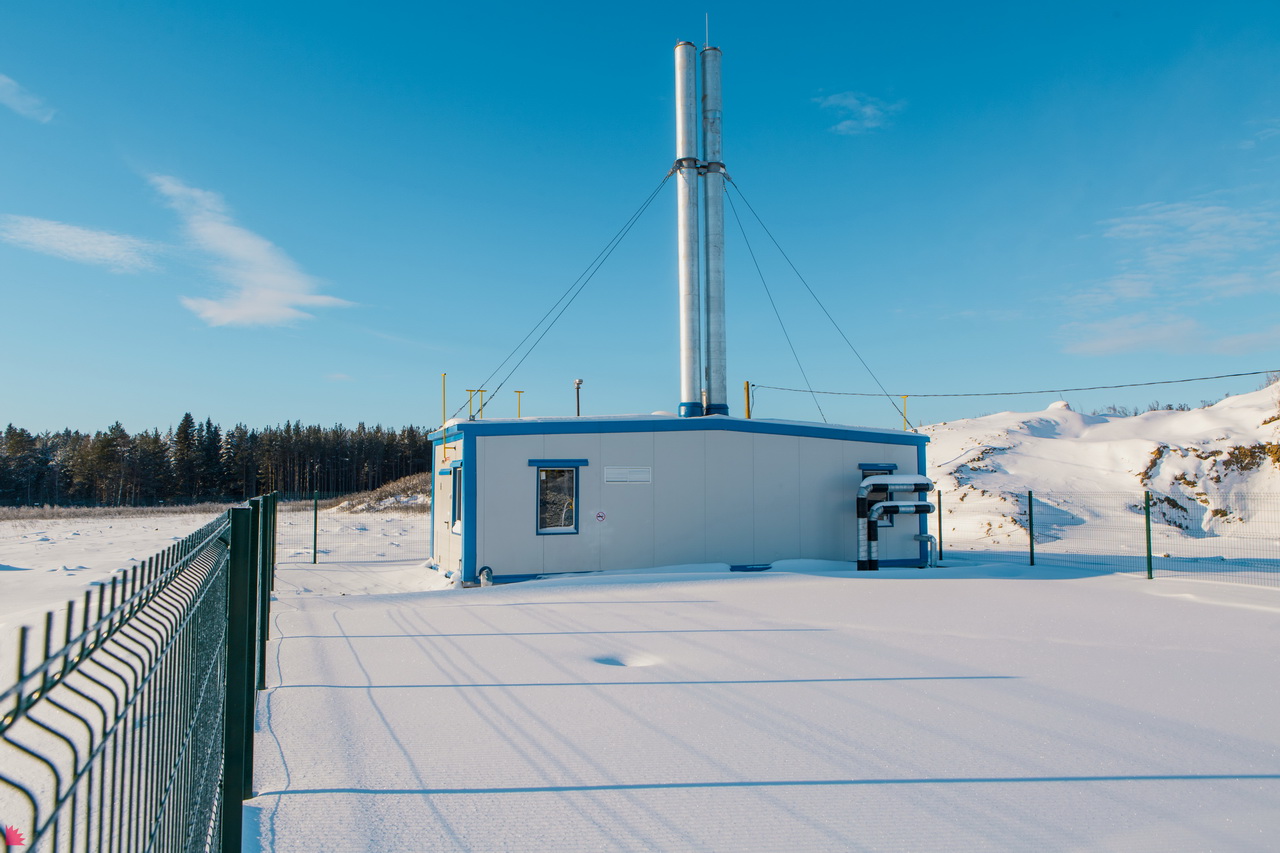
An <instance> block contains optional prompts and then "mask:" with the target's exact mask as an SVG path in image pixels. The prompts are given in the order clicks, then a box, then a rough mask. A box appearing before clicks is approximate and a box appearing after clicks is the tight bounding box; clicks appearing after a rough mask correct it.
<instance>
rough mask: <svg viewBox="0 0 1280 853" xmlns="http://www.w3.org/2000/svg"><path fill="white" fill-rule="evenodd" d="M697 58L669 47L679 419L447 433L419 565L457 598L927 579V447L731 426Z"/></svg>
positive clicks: (791, 427) (706, 79)
mask: <svg viewBox="0 0 1280 853" xmlns="http://www.w3.org/2000/svg"><path fill="white" fill-rule="evenodd" d="M696 53H697V49H696V48H695V47H694V45H693V44H692V43H690V42H680V43H679V44H677V45H676V98H675V101H676V160H675V163H674V164H673V166H672V169H671V176H673V177H674V178H675V184H676V197H677V217H676V219H677V228H676V231H677V234H676V248H677V268H678V278H679V281H678V284H679V287H678V317H679V328H680V352H679V361H680V398H679V404H678V412H679V416H676V415H664V414H654V415H626V416H618V417H589V418H580V417H574V418H526V419H515V420H486V419H484V418H483V417H480V418H471V417H469V418H468V419H467V420H453V421H448V422H447V423H445V424H443V426H442V427H441V428H440V429H439V430H437V431H436V432H435V433H433V434H432V435H431V439H432V442H433V449H432V452H433V454H434V457H433V470H434V471H435V478H434V483H433V488H434V492H433V495H432V501H431V533H432V536H431V553H432V558H431V561H430V562H431V565H433V566H434V567H435V568H437V569H439V570H441V571H444V572H448V573H454V572H458V573H460V574H461V577H462V580H463V582H464V583H486V582H490V581H492V580H495V579H497V580H511V579H515V578H518V577H528V576H536V575H543V574H553V573H561V572H585V571H600V570H609V569H636V568H645V567H652V566H673V565H687V564H698V563H728V564H729V565H730V566H733V567H738V568H761V567H764V566H767V565H768V564H770V563H773V562H775V561H777V560H783V559H793V558H810V559H820V560H840V561H849V562H853V561H855V560H856V561H857V564H858V567H859V568H860V569H875V568H877V567H878V566H881V565H885V566H924V565H926V563H927V561H928V558H929V550H928V546H929V538H930V537H928V535H927V533H926V530H925V515H924V514H925V513H927V512H929V511H930V510H931V509H932V506H930V505H929V504H928V503H927V502H926V501H925V500H923V499H922V498H921V497H920V495H921V494H922V493H925V492H928V491H929V490H930V489H931V488H932V484H930V483H929V481H928V479H927V478H926V477H925V476H924V473H925V456H924V448H925V443H926V442H927V441H928V439H927V438H926V437H925V436H922V435H918V434H916V433H913V432H905V431H902V432H900V431H898V430H887V429H872V428H865V427H850V426H836V425H830V424H815V423H800V422H795V421H777V420H760V419H752V418H751V417H750V413H749V412H744V414H745V415H746V416H745V417H742V418H735V417H731V416H730V413H729V402H728V394H727V379H726V370H727V368H726V363H727V362H726V359H727V345H726V341H725V326H726V324H725V286H724V285H725V282H724V278H725V276H724V272H725V267H724V181H725V166H724V163H723V162H722V161H721V144H720V124H721V115H720V105H721V99H720V49H719V48H716V47H709V46H708V47H704V48H703V49H702V51H701V57H700V62H701V69H702V93H701V97H699V95H698V92H697V86H696V83H695V79H694V77H695V74H694V71H695V64H696V63H695V58H697V57H695V54H696ZM699 104H701V112H702V115H701V131H702V152H701V156H699V151H698V130H697V129H698V125H699V121H698V119H699V116H698V105H699ZM699 198H701V200H702V201H701V205H700V204H699ZM700 206H701V211H700V210H699V208H700ZM700 222H701V223H702V225H701V226H700V225H699V223H700ZM468 408H470V407H468ZM481 411H482V412H483V398H482V404H481ZM913 516H914V517H913Z"/></svg>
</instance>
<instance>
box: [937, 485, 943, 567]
mask: <svg viewBox="0 0 1280 853" xmlns="http://www.w3.org/2000/svg"><path fill="white" fill-rule="evenodd" d="M936 494H937V496H938V562H939V563H941V562H942V490H941V489H939V490H938V491H937V492H936Z"/></svg>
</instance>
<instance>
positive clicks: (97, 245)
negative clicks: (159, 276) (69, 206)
mask: <svg viewBox="0 0 1280 853" xmlns="http://www.w3.org/2000/svg"><path fill="white" fill-rule="evenodd" d="M0 240H3V241H4V242H6V243H8V244H10V245H13V246H18V247H21V248H23V249H31V250H32V251H35V252H42V253H44V254H46V255H53V256H54V257H56V258H65V259H66V260H69V261H78V262H79V263H82V264H96V265H98V266H104V267H107V268H108V269H110V270H112V271H114V272H138V271H139V270H146V269H154V268H155V263H154V261H153V260H152V256H153V255H154V254H155V253H156V252H157V251H158V250H159V248H160V247H159V246H157V245H155V244H154V243H149V242H147V241H146V240H140V239H138V238H137V237H130V236H127V235H125V234H113V233H111V232H109V231H94V230H92V229H90V228H81V227H80V226H78V225H68V224H66V223H65V222H54V221H52V220H49V219H37V218H35V217H34V216H0Z"/></svg>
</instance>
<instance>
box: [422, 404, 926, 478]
mask: <svg viewBox="0 0 1280 853" xmlns="http://www.w3.org/2000/svg"><path fill="white" fill-rule="evenodd" d="M690 430H724V431H726V432H746V433H756V434H761V435H794V436H802V437H806V438H829V439H834V440H836V441H865V442H869V443H872V444H896V445H906V446H916V447H920V448H923V447H924V445H925V444H927V443H928V441H929V438H928V436H924V435H919V434H917V433H912V432H899V431H897V430H874V429H867V428H859V427H840V426H827V425H825V424H807V423H800V422H792V421H765V420H746V419H743V418H726V417H712V418H649V417H642V418H600V419H595V418H565V419H550V418H548V419H539V418H525V419H524V420H504V421H497V420H487V421H459V422H458V423H457V424H454V425H453V426H451V427H449V430H448V434H449V435H450V436H454V435H459V434H461V435H463V436H491V435H593V434H596V435H598V434H603V433H618V432H681V431H690ZM438 434H439V433H438V432H436V433H432V435H438ZM450 441H452V438H450ZM465 446H466V445H465V444H464V453H463V458H466V455H467V454H466V453H465ZM920 473H922V474H923V473H924V471H923V470H922V471H921V472H920Z"/></svg>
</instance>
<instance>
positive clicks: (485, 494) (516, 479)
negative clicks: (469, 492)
mask: <svg viewBox="0 0 1280 853" xmlns="http://www.w3.org/2000/svg"><path fill="white" fill-rule="evenodd" d="M544 438H545V437H544V436H541V435H537V436H479V437H478V438H477V439H476V472H477V476H476V482H477V492H476V512H477V513H478V515H479V518H478V519H477V525H478V526H477V527H476V533H477V538H476V569H477V571H478V570H479V569H480V568H481V567H483V566H489V567H490V568H492V569H493V572H494V574H499V575H500V574H524V573H527V572H537V571H541V570H542V565H543V562H544V555H543V545H542V540H544V539H546V538H547V537H545V536H538V535H537V500H538V496H537V476H538V469H536V468H531V467H529V460H530V459H540V458H545V457H544V455H543V442H544Z"/></svg>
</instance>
